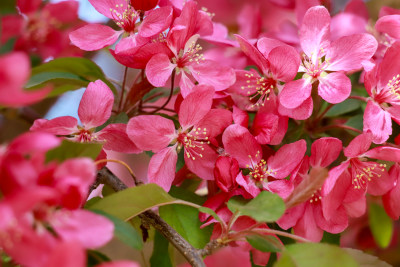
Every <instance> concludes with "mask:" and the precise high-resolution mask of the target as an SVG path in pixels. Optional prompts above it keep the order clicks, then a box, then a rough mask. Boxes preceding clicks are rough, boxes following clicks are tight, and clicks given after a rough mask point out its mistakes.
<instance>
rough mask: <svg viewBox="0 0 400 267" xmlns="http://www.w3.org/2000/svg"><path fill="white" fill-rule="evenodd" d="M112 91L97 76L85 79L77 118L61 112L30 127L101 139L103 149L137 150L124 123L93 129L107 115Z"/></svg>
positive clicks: (81, 138) (89, 139) (84, 139)
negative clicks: (60, 115) (59, 115)
mask: <svg viewBox="0 0 400 267" xmlns="http://www.w3.org/2000/svg"><path fill="white" fill-rule="evenodd" d="M113 104H114V95H113V93H112V92H111V90H110V88H108V86H107V85H106V84H105V83H104V82H102V81H101V80H97V81H95V82H91V83H89V85H88V87H87V89H86V91H85V93H84V94H83V96H82V99H81V102H80V103H79V108H78V116H79V119H80V121H81V122H82V124H83V125H82V126H80V125H78V120H77V119H76V118H74V117H71V116H63V117H58V118H54V119H51V120H46V119H38V120H36V121H35V122H34V123H33V125H32V127H31V131H44V132H48V133H52V134H55V135H60V136H66V137H67V138H71V139H72V140H74V141H77V142H101V143H104V149H107V150H114V151H118V152H123V153H139V152H140V150H139V149H138V148H137V147H136V146H135V144H134V143H132V141H131V140H130V139H129V138H128V136H127V135H126V124H123V123H114V124H109V125H107V126H106V127H105V128H104V129H102V130H100V131H98V132H96V127H98V126H101V125H102V124H104V123H105V122H106V121H107V120H108V119H109V118H110V116H111V110H112V107H113Z"/></svg>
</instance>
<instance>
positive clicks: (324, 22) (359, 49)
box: [279, 6, 377, 109]
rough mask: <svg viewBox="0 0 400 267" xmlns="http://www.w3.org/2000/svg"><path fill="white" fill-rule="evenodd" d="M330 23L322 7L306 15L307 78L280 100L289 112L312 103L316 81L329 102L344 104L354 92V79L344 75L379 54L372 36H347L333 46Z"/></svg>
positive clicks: (294, 84)
mask: <svg viewBox="0 0 400 267" xmlns="http://www.w3.org/2000/svg"><path fill="white" fill-rule="evenodd" d="M330 21H331V17H330V15H329V13H328V11H327V10H326V8H324V7H321V6H317V7H312V8H310V9H309V10H308V11H307V13H306V14H305V16H304V19H303V23H302V25H301V28H300V44H301V47H302V49H303V51H304V55H303V59H302V64H301V66H300V72H304V75H303V77H302V79H299V80H296V81H292V82H289V83H287V84H286V85H285V87H284V89H283V91H282V92H281V94H280V98H279V99H280V103H281V104H282V105H283V106H284V107H285V108H288V109H295V108H298V107H299V106H301V105H302V104H303V103H304V102H305V101H306V100H308V99H309V98H310V97H311V89H312V84H313V83H314V82H316V81H319V85H318V94H319V95H320V96H321V97H322V98H323V99H324V100H325V101H327V102H329V103H332V104H336V103H340V102H342V101H344V100H345V99H346V98H347V97H348V96H349V95H350V91H351V82H350V79H349V78H348V77H347V76H346V75H345V74H344V72H349V71H354V70H358V69H361V67H362V63H363V62H364V61H366V60H369V59H370V58H371V57H372V56H373V54H374V53H375V51H376V48H377V42H376V40H375V38H373V36H371V35H369V34H354V35H350V36H344V37H341V38H339V39H337V40H335V41H333V42H331V41H330ZM327 71H328V72H329V73H328V72H327ZM309 108H312V106H309Z"/></svg>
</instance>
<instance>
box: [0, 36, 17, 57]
mask: <svg viewBox="0 0 400 267" xmlns="http://www.w3.org/2000/svg"><path fill="white" fill-rule="evenodd" d="M15 41H16V39H15V38H10V39H9V40H8V41H7V42H6V43H5V44H3V45H0V54H6V53H9V52H11V51H12V50H13V48H14V44H15Z"/></svg>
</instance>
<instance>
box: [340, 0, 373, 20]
mask: <svg viewBox="0 0 400 267" xmlns="http://www.w3.org/2000/svg"><path fill="white" fill-rule="evenodd" d="M344 11H345V12H346V13H351V14H354V15H357V16H359V17H361V18H363V19H365V20H368V19H369V13H368V8H367V6H366V4H365V2H364V1H362V0H351V1H349V2H348V3H347V5H346V7H345V9H344Z"/></svg>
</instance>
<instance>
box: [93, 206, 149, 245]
mask: <svg viewBox="0 0 400 267" xmlns="http://www.w3.org/2000/svg"><path fill="white" fill-rule="evenodd" d="M93 212H95V213H97V214H100V215H102V216H104V217H106V218H107V219H109V220H110V221H112V222H113V224H114V236H116V237H117V238H118V239H119V240H120V241H122V242H124V243H125V244H127V245H128V246H130V247H132V248H134V249H138V250H140V249H142V248H143V241H142V237H141V236H140V235H139V233H138V232H137V231H136V229H135V228H133V226H132V225H130V224H129V223H126V222H124V221H122V220H120V219H118V218H117V217H114V216H112V215H110V214H107V213H105V212H103V211H99V210H94V211H93Z"/></svg>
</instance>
